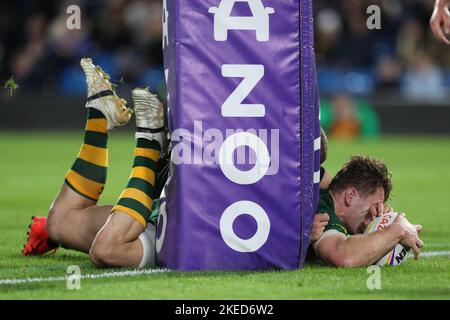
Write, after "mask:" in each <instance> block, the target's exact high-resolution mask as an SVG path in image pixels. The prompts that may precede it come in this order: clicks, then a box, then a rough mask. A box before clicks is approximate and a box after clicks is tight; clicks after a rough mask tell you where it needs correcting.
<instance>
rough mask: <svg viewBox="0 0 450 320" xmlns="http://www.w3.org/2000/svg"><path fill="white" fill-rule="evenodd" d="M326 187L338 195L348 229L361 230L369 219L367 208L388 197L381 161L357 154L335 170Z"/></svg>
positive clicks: (389, 185)
mask: <svg viewBox="0 0 450 320" xmlns="http://www.w3.org/2000/svg"><path fill="white" fill-rule="evenodd" d="M329 189H330V191H332V192H333V193H335V194H339V196H340V198H341V199H342V202H343V204H344V219H345V224H346V225H347V227H348V228H349V231H350V232H351V233H361V232H363V231H364V229H365V227H366V226H367V224H368V223H369V222H370V220H371V215H370V212H369V210H370V208H371V207H372V206H374V207H377V206H378V204H380V203H384V202H386V201H387V200H388V199H389V195H390V193H391V190H392V182H391V174H390V173H389V171H388V169H387V167H386V164H384V162H383V161H380V160H377V159H374V158H370V157H365V156H360V155H357V156H353V157H351V158H350V160H349V161H348V162H347V163H346V164H345V165H344V167H343V168H342V169H341V170H340V171H339V172H338V173H337V174H336V176H335V177H334V178H333V180H332V181H331V184H330V188H329Z"/></svg>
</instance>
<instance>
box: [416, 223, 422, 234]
mask: <svg viewBox="0 0 450 320" xmlns="http://www.w3.org/2000/svg"><path fill="white" fill-rule="evenodd" d="M414 227H415V228H416V231H417V233H421V232H422V226H421V225H420V224H415V225H414Z"/></svg>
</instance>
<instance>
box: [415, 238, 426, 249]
mask: <svg viewBox="0 0 450 320" xmlns="http://www.w3.org/2000/svg"><path fill="white" fill-rule="evenodd" d="M416 245H417V247H418V248H419V249H422V248H423V245H424V242H423V241H422V240H420V239H417V243H416Z"/></svg>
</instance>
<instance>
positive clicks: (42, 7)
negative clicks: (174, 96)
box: [0, 0, 164, 95]
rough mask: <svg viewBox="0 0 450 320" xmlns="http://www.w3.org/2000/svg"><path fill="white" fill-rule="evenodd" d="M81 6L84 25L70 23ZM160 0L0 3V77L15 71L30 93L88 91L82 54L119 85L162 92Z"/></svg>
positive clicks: (5, 0) (24, 1) (5, 1)
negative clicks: (69, 25) (72, 27)
mask: <svg viewBox="0 0 450 320" xmlns="http://www.w3.org/2000/svg"><path fill="white" fill-rule="evenodd" d="M74 4H75V5H79V6H80V7H81V29H80V30H69V29H68V28H67V27H66V20H67V18H68V16H69V15H68V14H67V12H66V11H67V8H68V6H70V5H74ZM161 10H162V3H161V0H132V1H129V0H84V1H77V0H69V1H60V0H58V1H55V0H46V1H40V0H14V1H9V0H8V1H7V0H2V1H0V79H7V78H8V77H9V76H10V75H14V79H15V80H16V82H17V83H19V85H20V86H21V88H22V89H23V88H26V89H27V92H31V91H37V92H39V93H41V94H44V95H52V94H55V93H57V94H67V95H76V94H79V93H84V91H85V85H84V80H83V74H82V73H81V70H80V67H79V61H80V59H81V58H82V57H92V58H93V59H94V61H95V63H97V64H100V65H101V66H102V67H103V68H104V69H105V70H106V71H107V72H108V73H109V74H110V76H111V78H112V80H113V81H114V82H116V83H117V84H120V83H122V82H123V83H124V84H123V85H124V86H130V87H132V86H138V85H140V86H144V85H145V86H147V85H150V86H152V88H154V90H157V91H161V90H164V71H163V66H162V64H163V58H162V52H161V30H162V27H161Z"/></svg>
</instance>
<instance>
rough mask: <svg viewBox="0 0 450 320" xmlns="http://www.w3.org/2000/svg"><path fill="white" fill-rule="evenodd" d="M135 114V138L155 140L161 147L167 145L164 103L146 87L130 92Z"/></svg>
mask: <svg viewBox="0 0 450 320" xmlns="http://www.w3.org/2000/svg"><path fill="white" fill-rule="evenodd" d="M132 96H133V102H134V113H135V116H136V138H146V139H149V140H156V141H158V142H159V144H160V145H161V149H162V150H164V148H165V147H166V146H167V133H166V130H165V126H164V105H163V103H162V102H161V101H159V99H158V97H157V95H156V94H153V93H151V92H150V90H149V89H148V88H136V89H134V90H133V92H132Z"/></svg>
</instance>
